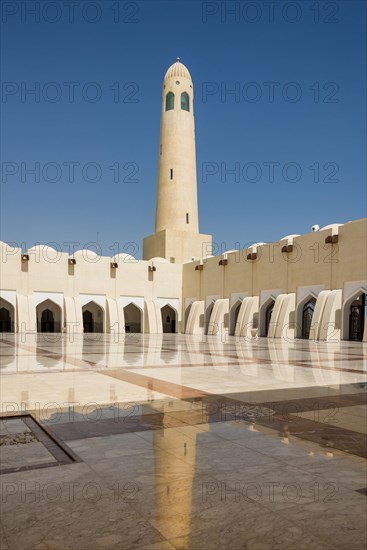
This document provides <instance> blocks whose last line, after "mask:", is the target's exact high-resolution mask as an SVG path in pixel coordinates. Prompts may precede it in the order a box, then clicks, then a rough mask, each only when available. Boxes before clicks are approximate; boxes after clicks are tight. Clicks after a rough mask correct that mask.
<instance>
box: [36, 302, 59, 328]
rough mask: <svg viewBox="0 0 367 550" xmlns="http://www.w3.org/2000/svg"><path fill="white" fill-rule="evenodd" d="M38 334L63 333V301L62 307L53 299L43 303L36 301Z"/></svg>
mask: <svg viewBox="0 0 367 550" xmlns="http://www.w3.org/2000/svg"><path fill="white" fill-rule="evenodd" d="M34 303H35V306H36V318H37V332H62V329H63V317H64V316H63V307H62V305H63V300H62V301H61V306H60V304H59V303H57V301H54V300H52V299H51V298H46V297H45V298H44V299H43V300H42V301H39V300H38V303H37V302H36V299H35V301H34Z"/></svg>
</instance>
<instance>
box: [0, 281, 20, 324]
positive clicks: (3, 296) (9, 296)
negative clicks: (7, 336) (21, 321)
mask: <svg viewBox="0 0 367 550" xmlns="http://www.w3.org/2000/svg"><path fill="white" fill-rule="evenodd" d="M3 301H4V305H2V302H3ZM6 304H9V306H10V308H12V311H11V313H10V315H11V317H12V319H11V322H12V323H13V326H12V331H11V332H18V329H17V324H18V318H17V293H16V291H15V290H0V307H6V308H7V309H9V308H8V307H7V305H6Z"/></svg>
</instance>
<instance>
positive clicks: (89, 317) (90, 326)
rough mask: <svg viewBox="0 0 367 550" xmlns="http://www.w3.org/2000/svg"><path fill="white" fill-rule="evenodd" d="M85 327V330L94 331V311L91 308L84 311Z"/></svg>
mask: <svg viewBox="0 0 367 550" xmlns="http://www.w3.org/2000/svg"><path fill="white" fill-rule="evenodd" d="M83 327H84V332H94V318H93V313H92V312H91V311H89V309H86V310H85V311H83Z"/></svg>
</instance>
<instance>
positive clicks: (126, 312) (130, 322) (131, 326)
mask: <svg viewBox="0 0 367 550" xmlns="http://www.w3.org/2000/svg"><path fill="white" fill-rule="evenodd" d="M122 313H123V316H124V323H125V326H124V332H131V333H137V332H138V333H140V332H143V326H144V325H143V319H144V310H142V309H141V308H140V307H139V306H138V305H137V304H136V303H134V302H132V301H131V302H129V303H128V304H126V305H125V306H124V307H123V310H122Z"/></svg>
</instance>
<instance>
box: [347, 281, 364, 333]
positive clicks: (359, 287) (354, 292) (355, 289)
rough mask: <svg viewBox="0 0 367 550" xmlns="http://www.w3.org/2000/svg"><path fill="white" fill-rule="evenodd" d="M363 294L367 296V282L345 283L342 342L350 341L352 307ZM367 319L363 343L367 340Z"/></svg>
mask: <svg viewBox="0 0 367 550" xmlns="http://www.w3.org/2000/svg"><path fill="white" fill-rule="evenodd" d="M361 294H367V281H356V282H354V283H345V284H344V292H343V304H342V340H349V314H350V306H351V305H352V303H353V302H354V300H356V299H357V298H358V296H360V295H361ZM366 327H367V319H366V318H365V327H364V336H363V341H366V340H367V330H366Z"/></svg>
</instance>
